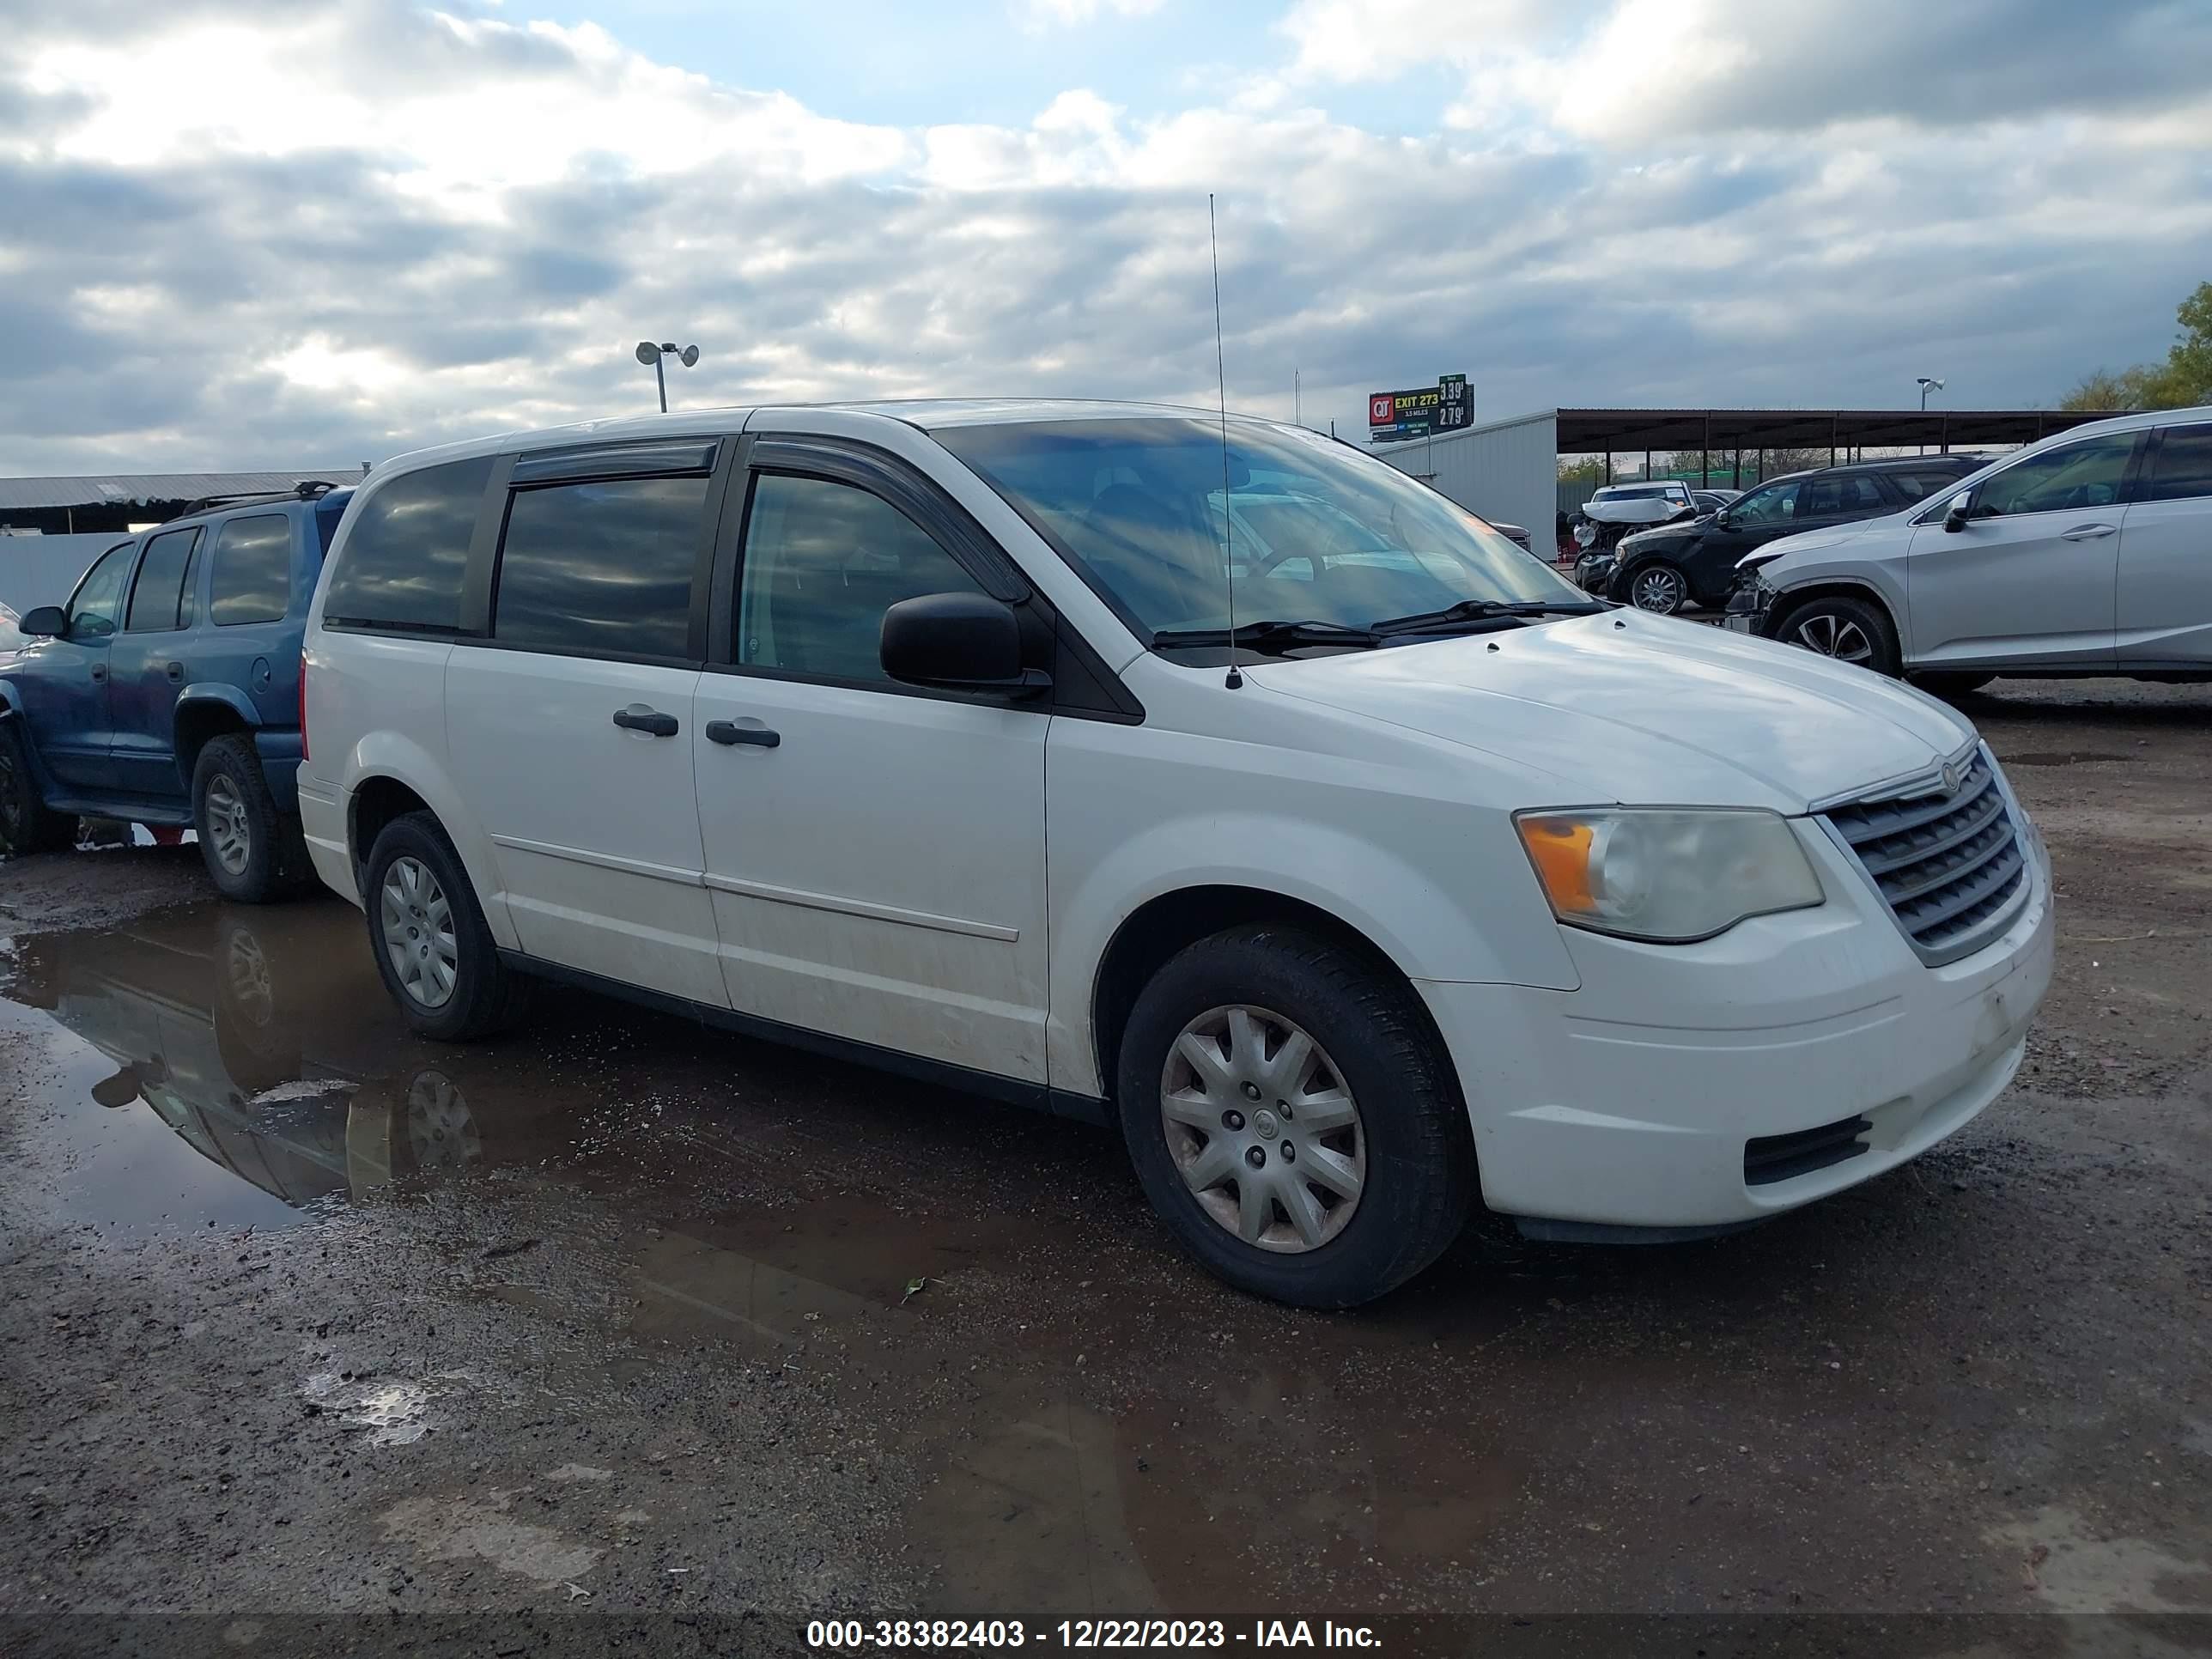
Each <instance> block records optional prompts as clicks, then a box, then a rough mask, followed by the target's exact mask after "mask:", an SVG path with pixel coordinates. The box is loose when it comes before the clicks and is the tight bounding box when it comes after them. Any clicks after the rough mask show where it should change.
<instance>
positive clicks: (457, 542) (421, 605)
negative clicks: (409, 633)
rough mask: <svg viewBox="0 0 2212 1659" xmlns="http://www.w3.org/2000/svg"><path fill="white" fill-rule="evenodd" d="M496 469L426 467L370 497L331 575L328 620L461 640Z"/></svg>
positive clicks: (482, 465) (472, 464)
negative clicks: (473, 546) (473, 544)
mask: <svg viewBox="0 0 2212 1659" xmlns="http://www.w3.org/2000/svg"><path fill="white" fill-rule="evenodd" d="M491 467H492V458H491V457H490V456H489V455H485V456H481V457H479V458H478V459H475V460H472V461H449V462H447V464H446V465H443V466H426V467H424V468H423V469H422V471H419V472H410V473H408V474H406V475H405V476H404V477H398V478H394V479H393V480H392V482H391V483H387V484H386V485H385V486H384V487H383V488H382V489H379V490H377V491H376V492H375V493H374V495H371V496H369V498H368V500H367V501H364V502H363V503H362V507H361V514H360V516H359V517H358V518H357V519H356V520H355V521H354V526H353V529H352V530H351V532H349V534H348V535H347V538H346V550H345V556H344V558H343V562H341V563H340V565H339V566H338V568H337V570H335V571H333V572H332V573H331V584H330V587H329V589H328V591H327V592H326V593H325V596H324V599H323V620H324V621H325V622H326V623H337V624H339V625H340V626H343V625H345V624H347V623H352V624H355V625H356V626H363V627H370V628H419V629H428V630H429V631H430V632H433V633H440V634H454V633H459V631H460V627H461V584H462V579H463V577H464V576H465V574H467V570H468V563H469V538H470V537H471V535H473V534H474V533H475V532H476V526H477V507H479V506H481V505H482V504H483V493H484V486H485V485H486V484H487V483H489V482H490V480H491Z"/></svg>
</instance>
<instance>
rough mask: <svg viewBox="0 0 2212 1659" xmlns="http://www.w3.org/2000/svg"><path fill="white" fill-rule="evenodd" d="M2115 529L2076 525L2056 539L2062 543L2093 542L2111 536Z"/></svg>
mask: <svg viewBox="0 0 2212 1659" xmlns="http://www.w3.org/2000/svg"><path fill="white" fill-rule="evenodd" d="M2117 527H2118V526H2113V525H2109V524H2077V525H2075V526H2074V527H2073V528H2072V529H2071V530H2069V531H2066V532H2063V534H2061V535H2060V537H2059V538H2058V539H2059V540H2060V541H2062V542H2093V541H2097V540H2100V538H2104V537H2106V536H2109V535H2111V534H2112V532H2113V531H2114V530H2115V529H2116V528H2117Z"/></svg>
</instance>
